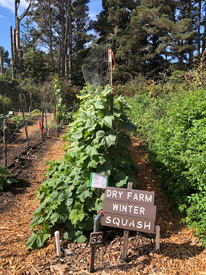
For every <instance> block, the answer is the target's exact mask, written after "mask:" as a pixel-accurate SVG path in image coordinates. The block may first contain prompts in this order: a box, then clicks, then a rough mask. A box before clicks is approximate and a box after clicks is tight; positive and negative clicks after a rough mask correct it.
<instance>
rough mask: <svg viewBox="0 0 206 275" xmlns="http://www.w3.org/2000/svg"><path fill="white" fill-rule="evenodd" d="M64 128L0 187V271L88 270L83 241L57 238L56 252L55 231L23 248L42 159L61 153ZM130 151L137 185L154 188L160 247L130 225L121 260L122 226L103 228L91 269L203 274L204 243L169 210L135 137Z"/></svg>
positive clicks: (7, 273)
mask: <svg viewBox="0 0 206 275" xmlns="http://www.w3.org/2000/svg"><path fill="white" fill-rule="evenodd" d="M65 131H66V129H63V131H62V133H61V135H60V137H59V138H58V137H55V136H54V135H53V136H52V138H48V139H46V142H44V143H42V144H41V148H38V149H36V151H35V156H36V157H37V158H36V159H35V160H31V161H30V160H26V161H25V162H24V166H25V167H26V168H25V169H23V170H22V171H21V172H20V173H19V174H18V173H17V178H18V179H19V183H18V184H14V185H13V186H12V187H10V188H7V189H6V190H5V191H4V192H1V193H0V211H1V212H0V213H1V216H0V217H1V219H0V275H4V274H5V275H10V274H15V275H21V274H28V275H30V274H31V275H36V274H53V275H55V274H56V275H58V274H82V275H83V274H89V262H90V254H91V248H90V247H89V246H88V244H87V243H84V244H75V243H72V242H66V241H63V240H62V242H61V247H62V248H63V251H64V255H63V256H62V258H61V259H59V258H57V257H56V248H55V240H54V237H53V238H51V239H50V240H49V241H48V242H47V244H46V246H45V247H44V248H41V249H39V250H31V251H27V250H26V248H25V242H26V240H27V239H28V237H29V236H30V235H31V231H30V230H29V224H30V220H31V217H32V213H33V212H34V210H36V208H37V207H38V204H39V202H35V201H34V199H35V194H34V191H35V190H36V189H38V188H39V186H40V183H41V182H42V180H43V178H44V175H43V174H44V173H45V169H46V165H45V164H44V161H46V160H53V159H56V160H59V159H61V156H62V155H63V153H64V151H63V150H62V149H61V148H62V147H63V145H64V143H65V142H63V141H61V139H60V138H61V136H62V135H63V133H64V132H65ZM131 154H132V157H133V159H134V161H135V162H136V163H137V164H138V165H139V166H140V171H139V176H138V178H137V182H138V186H139V188H140V189H142V190H148V191H155V205H156V206H157V218H156V224H157V225H160V228H161V232H160V234H161V241H160V242H161V244H160V250H158V251H156V250H155V235H153V234H144V233H138V232H133V231H132V232H130V238H129V245H128V257H129V259H130V262H128V263H125V262H122V261H121V254H122V246H123V231H122V230H120V229H117V230H115V229H107V230H106V229H104V237H103V244H102V245H101V246H99V247H98V248H97V249H96V257H95V264H94V267H95V274H102V275H104V274H129V275H132V274H188V275H189V274H206V249H203V248H202V246H201V243H200V242H199V240H198V238H197V237H196V236H195V235H194V232H193V231H192V230H189V231H187V229H186V227H185V226H183V225H182V224H180V223H179V219H177V218H176V219H174V217H173V216H172V214H171V212H170V211H169V204H168V201H167V200H166V199H165V198H164V192H163V190H162V188H161V185H160V183H159V182H158V181H157V180H156V179H155V175H153V174H152V168H151V167H150V166H148V164H147V160H146V154H145V152H144V150H143V148H142V147H141V146H140V143H139V141H137V140H136V139H135V138H133V139H132V146H131ZM26 162H27V164H25V163H26ZM16 170H18V169H16ZM16 172H17V171H15V173H16Z"/></svg>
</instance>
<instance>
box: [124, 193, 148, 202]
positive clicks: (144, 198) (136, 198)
mask: <svg viewBox="0 0 206 275" xmlns="http://www.w3.org/2000/svg"><path fill="white" fill-rule="evenodd" d="M130 198H131V199H133V201H139V202H141V201H143V202H152V195H150V196H149V197H148V195H147V194H146V195H144V194H137V193H135V194H134V196H133V197H132V192H128V193H127V199H128V200H129V199H130Z"/></svg>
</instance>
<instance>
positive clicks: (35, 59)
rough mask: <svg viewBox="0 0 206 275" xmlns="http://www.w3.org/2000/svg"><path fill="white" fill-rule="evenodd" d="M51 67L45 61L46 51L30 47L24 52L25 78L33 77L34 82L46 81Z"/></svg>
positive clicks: (23, 74)
mask: <svg viewBox="0 0 206 275" xmlns="http://www.w3.org/2000/svg"><path fill="white" fill-rule="evenodd" d="M49 73H50V69H49V67H48V66H47V64H46V61H45V53H44V52H43V51H40V50H38V49H35V48H30V50H28V52H26V53H25V54H24V59H23V73H22V76H23V77H24V78H32V80H33V82H34V83H35V82H36V83H38V80H41V81H44V80H45V79H46V77H47V76H48V75H49Z"/></svg>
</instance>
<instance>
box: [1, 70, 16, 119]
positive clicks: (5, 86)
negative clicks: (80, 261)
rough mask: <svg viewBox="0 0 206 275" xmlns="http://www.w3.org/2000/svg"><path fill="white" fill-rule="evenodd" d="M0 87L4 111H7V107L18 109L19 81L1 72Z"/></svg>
mask: <svg viewBox="0 0 206 275" xmlns="http://www.w3.org/2000/svg"><path fill="white" fill-rule="evenodd" d="M0 87H1V90H2V94H3V96H4V100H5V101H4V103H5V109H6V110H5V111H6V113H8V111H9V109H11V110H18V107H19V105H18V98H19V93H20V87H19V81H18V80H17V79H13V78H11V77H10V76H7V75H6V74H3V75H0ZM0 96H1V94H0ZM5 96H6V98H5ZM0 113H1V114H2V113H3V106H2V101H0Z"/></svg>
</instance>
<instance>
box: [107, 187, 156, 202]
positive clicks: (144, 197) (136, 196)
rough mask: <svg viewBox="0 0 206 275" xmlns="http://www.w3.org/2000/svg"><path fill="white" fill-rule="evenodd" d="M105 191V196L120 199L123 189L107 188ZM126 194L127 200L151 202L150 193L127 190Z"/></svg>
mask: <svg viewBox="0 0 206 275" xmlns="http://www.w3.org/2000/svg"><path fill="white" fill-rule="evenodd" d="M106 192H107V193H106V197H107V198H114V199H118V200H121V199H122V194H123V191H119V190H111V189H107V190H106ZM126 196H127V200H133V201H138V202H148V203H152V195H148V194H143V193H133V192H127V195H126Z"/></svg>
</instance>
